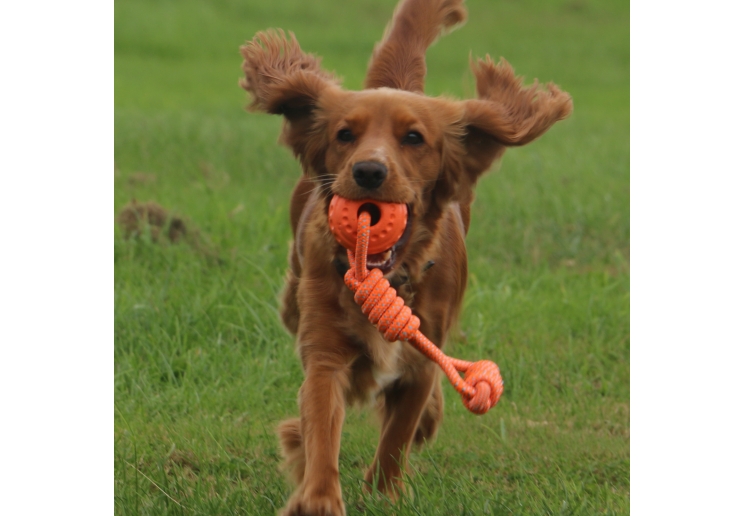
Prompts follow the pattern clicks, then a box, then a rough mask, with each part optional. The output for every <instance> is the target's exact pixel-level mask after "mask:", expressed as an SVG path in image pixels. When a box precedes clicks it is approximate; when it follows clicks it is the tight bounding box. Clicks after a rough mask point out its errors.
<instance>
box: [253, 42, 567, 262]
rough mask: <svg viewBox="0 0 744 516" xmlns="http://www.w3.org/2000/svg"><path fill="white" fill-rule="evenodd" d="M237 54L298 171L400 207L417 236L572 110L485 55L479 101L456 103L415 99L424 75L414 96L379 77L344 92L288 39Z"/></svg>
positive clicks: (329, 190)
mask: <svg viewBox="0 0 744 516" xmlns="http://www.w3.org/2000/svg"><path fill="white" fill-rule="evenodd" d="M241 51H242V54H243V57H244V63H243V70H244V72H245V78H244V79H242V80H241V86H242V87H243V88H245V89H246V90H247V91H249V92H250V93H252V94H253V104H252V105H251V108H252V109H255V110H261V111H265V112H268V113H273V114H281V115H283V116H284V117H285V120H286V123H285V125H284V129H283V135H282V139H283V142H284V143H285V144H287V145H288V146H289V147H291V148H292V149H293V151H294V153H295V155H296V156H297V157H298V158H299V159H300V160H301V162H302V164H303V168H304V173H305V174H307V175H308V176H309V177H310V178H312V179H314V180H316V181H317V182H318V183H319V184H321V185H322V186H323V187H324V192H325V193H326V194H327V195H328V197H329V198H330V196H331V195H333V194H338V195H340V196H342V197H345V198H348V199H376V200H380V201H386V202H395V203H405V204H407V205H408V208H409V223H410V225H412V226H413V227H414V228H416V227H424V226H428V227H430V228H431V227H433V225H435V224H436V221H437V220H438V218H439V217H441V214H442V213H443V211H444V209H445V208H446V207H447V205H449V204H450V203H451V202H459V203H468V202H470V200H471V199H472V195H473V194H472V192H473V187H474V186H475V183H476V181H477V180H478V178H479V177H480V175H481V174H483V172H485V171H486V170H488V168H489V167H490V166H491V164H492V163H493V161H494V160H495V159H496V158H497V157H499V156H500V155H501V154H502V153H503V151H504V149H505V148H506V147H507V146H516V145H523V144H526V143H528V142H530V141H532V140H534V139H535V138H537V137H538V136H540V135H541V134H543V133H544V132H545V131H546V130H547V129H548V128H549V127H550V126H551V125H552V124H553V123H554V122H556V121H557V120H560V119H562V118H565V117H566V116H568V114H569V113H570V112H571V109H572V103H571V98H570V96H568V95H567V94H566V93H564V92H562V91H560V90H559V89H558V88H557V87H556V86H554V85H552V84H549V85H548V86H547V88H542V87H540V86H539V85H538V84H537V83H535V84H534V85H532V86H530V87H526V88H525V87H523V86H522V81H521V79H520V78H518V77H516V76H515V75H514V71H513V70H512V68H511V67H510V66H509V64H508V63H506V62H505V61H503V60H502V62H501V63H499V64H495V63H494V62H493V61H491V59H490V58H488V57H487V58H486V59H485V60H479V61H477V62H474V63H472V65H471V66H472V69H473V73H474V75H475V79H476V85H477V91H478V98H477V99H471V100H464V101H455V100H450V99H446V98H441V97H437V98H434V97H427V96H425V95H423V93H422V92H420V91H416V90H419V89H421V88H422V85H423V76H422V77H421V78H420V79H421V80H420V81H418V82H416V87H415V88H411V89H413V90H414V91H406V90H405V89H399V88H395V87H386V83H385V81H384V80H382V81H380V80H379V79H377V83H376V84H374V86H376V87H374V88H370V89H365V90H362V91H348V90H344V89H342V88H341V87H340V85H339V83H338V81H337V80H336V78H335V77H334V76H333V75H332V74H330V73H328V72H326V71H324V70H323V69H322V68H321V67H320V61H319V59H317V58H316V57H314V56H311V55H308V54H305V53H304V52H303V51H302V50H301V49H300V46H299V44H298V43H297V41H296V39H295V38H294V36H293V35H291V34H290V36H289V38H287V37H286V36H285V35H284V34H283V33H281V32H262V33H259V34H257V35H256V37H255V38H254V39H253V40H252V41H251V42H249V43H247V44H246V45H245V46H243V47H242V49H241ZM373 66H374V60H373ZM417 73H419V74H420V73H422V72H421V71H420V70H419V71H418V72H417ZM377 75H378V76H379V70H378V71H377ZM398 79H399V78H398ZM399 83H400V81H399V80H397V79H396V80H393V78H391V80H390V81H389V84H390V85H391V86H396V85H397V84H399ZM368 85H369V80H368ZM404 238H407V236H406V237H404ZM403 248H405V242H399V244H398V245H396V249H394V250H393V251H394V252H393V253H392V256H390V254H388V253H383V255H384V256H382V257H378V259H377V262H381V263H375V260H374V259H372V260H370V264H371V266H373V265H374V266H381V267H382V268H383V270H390V269H392V268H393V267H394V266H395V265H396V253H395V251H396V250H397V251H398V253H397V256H401V253H400V252H401V251H403V250H404V249H403ZM397 261H398V262H400V261H401V260H400V259H398V260H397Z"/></svg>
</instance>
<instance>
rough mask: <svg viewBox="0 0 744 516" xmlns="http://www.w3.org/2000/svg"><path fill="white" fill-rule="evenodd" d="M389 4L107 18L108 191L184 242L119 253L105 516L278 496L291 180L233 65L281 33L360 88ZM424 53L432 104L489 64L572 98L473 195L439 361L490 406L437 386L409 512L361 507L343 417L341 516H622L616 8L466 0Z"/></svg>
mask: <svg viewBox="0 0 744 516" xmlns="http://www.w3.org/2000/svg"><path fill="white" fill-rule="evenodd" d="M395 3H396V2H395V1H394V0H376V1H372V0H360V1H357V2H354V3H350V2H330V1H317V2H303V1H299V0H277V1H275V2H255V1H252V0H243V1H238V0H213V1H209V2H207V1H198V0H147V1H146V0H117V2H116V3H115V156H114V161H115V170H114V173H115V192H114V207H115V211H116V212H118V211H119V210H121V209H122V207H123V206H124V205H125V204H126V203H128V202H129V201H130V200H131V199H137V200H139V201H149V200H152V201H156V202H158V203H160V204H161V205H162V206H164V207H165V208H166V209H168V210H171V211H172V212H173V213H174V214H175V215H176V216H178V217H180V218H182V219H183V220H185V221H186V223H187V224H188V226H189V227H190V228H195V229H197V230H198V232H199V235H200V244H199V245H193V242H192V245H190V244H189V242H182V243H179V244H175V245H167V244H163V243H162V242H161V243H157V242H151V241H149V240H148V239H135V240H128V239H125V238H124V235H123V233H122V231H121V230H120V229H119V228H118V227H117V229H116V232H115V239H114V257H115V264H114V267H115V416H114V417H115V436H114V438H115V511H116V513H117V514H195V513H196V514H271V513H273V512H275V511H276V509H277V508H279V507H281V506H282V504H283V503H284V501H285V500H286V497H287V496H288V495H289V493H290V492H291V488H290V486H289V484H288V483H287V482H285V480H284V479H283V477H282V475H281V473H280V471H279V470H278V464H279V456H278V449H277V444H276V439H275V437H274V434H273V432H274V427H275V426H276V423H277V422H278V421H280V420H281V419H283V418H285V417H288V416H292V415H295V414H296V413H297V408H296V394H297V389H298V388H299V386H300V384H301V381H302V373H301V369H300V366H299V362H298V359H297V358H296V356H295V354H294V350H293V344H292V339H291V338H290V337H289V336H288V335H287V334H286V332H285V331H284V330H283V329H282V327H281V325H280V323H279V320H278V315H277V312H276V304H277V303H276V295H277V293H278V292H279V290H280V289H281V285H282V282H281V280H282V276H283V272H284V269H285V263H286V253H287V242H288V240H289V238H290V229H289V223H288V198H289V193H290V192H291V188H292V185H293V184H294V181H295V180H296V179H297V177H298V176H299V165H298V164H297V163H296V162H295V161H294V160H293V159H292V157H291V155H290V153H289V151H288V150H286V149H284V148H280V147H278V146H277V145H276V139H277V135H278V131H279V127H280V124H281V120H280V119H279V118H278V117H270V116H265V115H263V116H262V115H256V114H248V113H246V112H245V111H244V109H243V107H244V106H245V105H246V104H247V99H246V96H245V92H244V91H243V90H241V89H240V88H239V87H238V85H237V81H238V78H239V77H240V73H241V70H240V64H241V58H240V55H239V52H238V47H239V46H240V45H241V44H242V43H243V42H244V41H245V40H246V39H250V38H251V37H252V36H253V34H254V33H255V32H256V31H258V30H262V29H266V28H269V27H277V28H283V29H285V30H291V31H294V32H295V34H296V35H297V38H298V40H299V42H300V44H301V45H302V47H303V48H304V49H305V50H306V51H310V52H313V53H317V54H318V55H321V56H322V57H323V63H324V65H325V67H327V68H328V69H331V70H334V71H336V72H337V73H338V74H339V75H340V76H342V77H344V84H345V86H346V87H348V88H359V87H360V86H361V84H362V80H363V76H364V72H365V69H366V64H367V60H368V58H369V54H370V52H371V49H372V46H373V44H374V42H375V41H377V40H378V39H379V37H380V35H381V34H382V30H383V28H384V27H385V25H386V23H387V21H388V19H389V18H390V15H391V13H392V10H393V8H394V6H395ZM467 6H468V9H469V12H470V19H469V21H468V23H467V24H466V25H465V26H464V27H462V28H461V29H459V30H457V31H456V32H454V33H452V34H451V35H449V36H447V37H446V38H444V39H442V40H440V42H439V43H437V44H436V45H435V46H434V47H433V48H432V49H431V50H430V52H429V55H428V68H429V76H428V78H427V86H426V88H427V93H428V94H431V95H439V94H446V95H451V96H455V97H459V98H465V97H471V96H473V90H474V83H473V80H472V78H471V76H470V72H469V68H468V56H469V54H470V52H471V51H472V55H473V56H474V57H477V56H483V55H484V54H486V53H490V54H491V55H492V56H493V57H494V58H498V57H499V56H504V57H506V59H507V60H508V61H509V62H510V63H511V64H512V65H513V66H514V68H515V69H516V71H517V73H519V74H521V75H524V76H525V78H526V79H527V80H528V81H531V80H532V79H533V78H534V77H538V78H539V79H540V80H541V82H547V81H554V82H556V83H557V84H559V85H560V86H561V87H562V88H563V89H565V90H566V91H568V92H570V93H571V94H572V96H573V97H574V104H575V111H574V114H573V115H572V117H571V118H570V119H568V120H566V121H563V122H560V123H559V124H557V125H556V126H555V127H554V128H553V129H552V130H551V131H549V132H548V134H546V135H545V136H544V137H543V138H541V139H540V140H538V141H537V142H535V143H533V144H531V145H529V146H527V147H524V148H520V149H512V150H509V151H508V152H507V154H506V156H505V158H504V159H503V161H502V163H501V165H500V167H498V171H496V170H495V171H494V172H492V173H491V174H489V175H487V176H486V177H485V178H484V179H483V180H482V181H481V183H480V184H479V188H478V194H477V199H476V202H475V205H474V211H473V224H472V226H471V233H470V234H469V236H468V248H469V254H470V272H471V274H470V284H469V290H468V294H467V298H466V306H465V309H464V311H463V316H462V319H461V325H460V326H461V330H460V331H458V332H457V333H456V334H455V335H453V336H452V339H451V341H450V345H449V347H448V351H449V352H450V353H451V354H453V355H455V356H458V357H462V358H465V359H477V358H489V359H492V360H494V361H496V362H497V363H498V364H499V366H500V367H501V369H502V373H503V375H504V380H505V383H506V392H505V395H504V397H503V398H502V401H501V403H500V404H499V406H497V407H496V408H495V409H494V410H492V411H491V412H490V413H489V414H487V415H485V416H483V417H478V418H476V417H473V416H472V415H470V414H469V413H468V412H467V411H466V410H465V409H464V408H463V407H462V406H461V404H460V401H459V399H458V397H457V395H456V393H454V391H452V390H451V389H450V388H449V387H447V386H446V388H445V394H446V416H445V421H444V424H443V426H442V428H441V430H440V434H439V438H438V440H437V442H436V443H434V444H433V445H431V446H429V447H428V448H426V449H425V450H423V451H421V452H420V453H417V454H414V456H413V459H412V468H413V470H414V471H415V475H414V476H413V478H412V479H411V488H412V490H413V491H414V494H415V496H413V497H412V498H404V499H402V500H401V501H400V502H398V504H397V506H395V507H393V508H391V507H389V506H387V505H386V503H385V501H384V500H379V499H376V498H374V497H364V496H363V495H362V486H361V482H362V480H361V478H362V475H363V471H364V468H365V467H366V465H367V464H368V463H369V461H370V460H371V458H372V455H373V453H374V448H375V444H376V442H377V430H376V423H375V421H374V417H372V416H370V415H369V414H368V413H367V412H357V411H351V412H350V413H349V415H348V418H347V423H346V426H345V430H344V440H343V447H342V456H341V472H342V484H343V488H344V496H345V500H346V502H347V510H348V512H349V514H391V513H394V514H427V515H428V514H442V515H451V514H627V513H628V512H629V505H630V502H629V489H630V488H629V439H630V437H629V238H630V235H629V233H630V229H629V224H630V221H629V218H630V217H629V182H630V180H629V102H630V101H629V6H628V4H627V2H617V1H614V2H609V1H608V2H600V1H594V0H569V1H557V2H545V1H537V0H527V1H520V2H516V1H514V0H504V1H499V2H486V1H484V0H469V1H468V2H467Z"/></svg>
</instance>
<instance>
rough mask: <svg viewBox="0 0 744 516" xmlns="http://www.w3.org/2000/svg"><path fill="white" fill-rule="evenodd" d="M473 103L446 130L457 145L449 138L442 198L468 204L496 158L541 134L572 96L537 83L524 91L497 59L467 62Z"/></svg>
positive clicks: (466, 104)
mask: <svg viewBox="0 0 744 516" xmlns="http://www.w3.org/2000/svg"><path fill="white" fill-rule="evenodd" d="M471 68H472V70H473V74H474V75H475V80H476V87H477V92H478V98H477V99H471V100H465V101H462V102H461V105H462V109H463V115H462V119H461V120H460V121H459V122H458V123H457V124H456V127H453V128H452V130H451V133H452V135H455V136H456V137H457V139H458V142H459V145H454V144H453V143H452V140H453V138H452V137H450V138H448V141H449V144H448V148H447V149H446V164H445V167H446V169H447V170H446V171H445V176H447V177H446V183H448V184H447V185H446V188H443V189H442V190H443V191H444V192H446V196H451V197H454V198H455V199H457V200H458V201H460V202H470V200H471V199H472V188H473V186H474V185H475V183H476V181H477V180H478V178H479V177H480V176H481V175H482V174H483V173H484V172H485V171H486V170H488V169H489V168H490V167H491V164H492V163H493V162H494V160H495V159H497V158H499V157H501V155H502V154H503V153H504V151H505V150H506V147H513V146H519V145H525V144H527V143H529V142H531V141H533V140H534V139H536V138H538V137H539V136H541V135H542V134H543V133H545V132H546V131H547V130H548V129H549V128H550V127H551V126H552V125H553V124H554V123H555V122H557V121H559V120H563V119H564V118H566V117H568V116H569V115H570V114H571V111H572V110H573V101H572V100H571V96H570V95H569V94H568V93H565V92H564V91H561V90H560V89H559V88H558V87H557V86H556V85H555V84H553V83H549V84H547V86H546V87H542V86H541V85H540V84H538V82H537V80H536V81H535V82H534V83H533V84H532V85H531V86H528V87H525V86H523V84H522V78H521V77H518V76H516V75H515V74H514V70H513V69H512V67H511V66H510V65H509V63H507V62H506V60H504V59H502V60H501V61H500V62H499V64H498V65H497V64H495V63H494V62H493V61H492V60H491V58H490V57H488V56H486V58H485V59H484V60H481V59H479V60H478V61H476V62H471Z"/></svg>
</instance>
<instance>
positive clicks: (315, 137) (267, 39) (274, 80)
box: [240, 31, 339, 166]
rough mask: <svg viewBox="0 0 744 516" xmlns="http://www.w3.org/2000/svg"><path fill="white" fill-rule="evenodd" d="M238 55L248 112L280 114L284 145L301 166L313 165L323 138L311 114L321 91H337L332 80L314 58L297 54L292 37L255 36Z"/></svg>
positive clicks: (274, 33)
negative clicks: (247, 95)
mask: <svg viewBox="0 0 744 516" xmlns="http://www.w3.org/2000/svg"><path fill="white" fill-rule="evenodd" d="M240 52H241V54H242V55H243V59H244V61H243V72H244V73H245V77H244V78H242V79H241V80H240V86H241V87H242V88H243V89H245V90H246V91H248V92H250V93H251V94H252V95H253V102H252V104H251V105H250V106H248V108H249V109H250V110H252V111H264V112H266V113H272V114H277V115H284V117H285V119H286V121H287V124H285V128H284V132H283V140H284V143H286V144H287V145H289V146H290V147H291V148H292V150H293V151H294V153H295V155H297V156H299V157H300V158H301V159H302V162H303V164H304V165H306V166H307V165H309V166H316V165H318V164H319V159H320V156H319V154H320V150H321V149H320V147H322V141H321V140H323V139H324V138H325V136H324V135H323V130H322V128H319V127H318V126H317V124H316V118H317V117H316V116H315V111H316V109H317V106H318V101H319V99H320V97H321V96H322V95H323V94H324V93H326V92H327V91H328V90H331V89H333V90H337V89H339V88H338V79H336V78H335V77H334V75H333V74H331V73H329V72H327V71H325V70H323V69H322V68H321V66H320V58H318V57H316V56H314V55H311V54H306V53H305V52H303V51H302V49H301V48H300V45H299V43H297V39H296V38H295V36H294V34H292V33H289V37H287V36H286V35H285V34H284V32H283V31H278V32H277V31H266V32H259V33H258V34H256V36H255V37H254V38H253V40H252V41H249V42H247V43H246V44H245V45H243V46H242V47H240Z"/></svg>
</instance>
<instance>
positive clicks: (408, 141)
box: [403, 131, 424, 145]
mask: <svg viewBox="0 0 744 516" xmlns="http://www.w3.org/2000/svg"><path fill="white" fill-rule="evenodd" d="M422 143H424V137H423V136H421V133H420V132H418V131H409V132H408V134H407V135H406V136H405V138H403V145H421V144H422Z"/></svg>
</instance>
